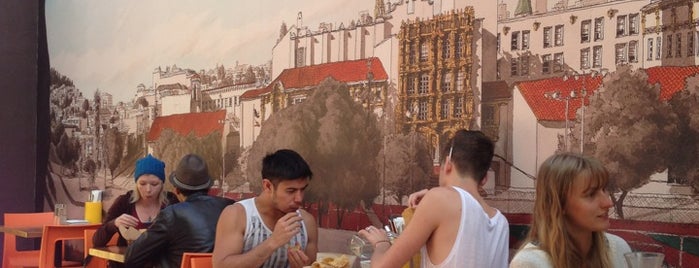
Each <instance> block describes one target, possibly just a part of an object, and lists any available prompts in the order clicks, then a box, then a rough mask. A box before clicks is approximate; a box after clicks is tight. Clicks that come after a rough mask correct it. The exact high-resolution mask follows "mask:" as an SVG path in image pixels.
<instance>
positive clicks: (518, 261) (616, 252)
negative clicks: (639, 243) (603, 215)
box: [510, 233, 631, 268]
mask: <svg viewBox="0 0 699 268" xmlns="http://www.w3.org/2000/svg"><path fill="white" fill-rule="evenodd" d="M604 235H605V236H606V237H607V241H608V242H609V251H610V252H609V254H610V255H609V256H610V257H611V261H612V267H615V268H626V267H627V266H626V259H624V253H628V252H631V247H629V244H628V243H626V241H624V239H622V238H621V237H618V236H616V235H613V234H609V233H605V234H604ZM530 267H531V268H553V265H551V259H550V258H549V254H548V253H546V252H544V251H543V250H541V249H539V247H538V246H535V245H534V244H532V243H528V244H527V245H526V246H524V248H522V249H521V250H520V251H519V252H517V254H515V256H514V258H512V262H511V263H510V268H530Z"/></svg>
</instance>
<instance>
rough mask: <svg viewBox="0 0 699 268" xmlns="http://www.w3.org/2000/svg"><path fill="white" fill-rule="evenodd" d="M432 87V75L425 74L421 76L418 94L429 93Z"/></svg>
mask: <svg viewBox="0 0 699 268" xmlns="http://www.w3.org/2000/svg"><path fill="white" fill-rule="evenodd" d="M429 89H430V76H429V75H427V74H423V75H422V76H420V89H419V91H418V94H427V91H428V90H429Z"/></svg>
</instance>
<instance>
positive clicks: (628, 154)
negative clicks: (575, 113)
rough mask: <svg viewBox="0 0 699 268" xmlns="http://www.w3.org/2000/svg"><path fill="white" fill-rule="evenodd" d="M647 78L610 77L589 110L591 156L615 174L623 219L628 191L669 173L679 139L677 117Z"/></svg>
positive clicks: (624, 70)
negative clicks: (654, 176)
mask: <svg viewBox="0 0 699 268" xmlns="http://www.w3.org/2000/svg"><path fill="white" fill-rule="evenodd" d="M647 78H648V77H647V75H646V74H645V72H644V71H642V70H637V71H632V70H631V69H630V68H628V67H620V68H619V69H618V70H617V71H616V72H614V73H611V74H609V75H608V77H607V78H605V81H604V83H603V86H602V87H601V88H600V89H599V90H598V91H597V92H596V93H595V94H594V95H593V96H591V97H590V105H589V109H587V110H586V111H585V141H586V145H585V154H591V155H593V156H594V157H596V158H597V159H599V160H600V161H601V162H602V163H604V164H605V166H606V167H607V169H608V170H609V173H610V178H611V179H610V182H609V190H610V191H611V193H612V200H613V201H614V206H615V211H616V213H617V215H618V216H619V217H620V218H624V212H623V209H622V207H623V203H624V199H625V198H626V195H627V194H628V192H629V191H631V190H633V189H636V188H639V187H641V186H643V185H645V184H646V183H648V182H649V180H650V176H651V175H652V174H654V173H657V172H662V171H664V170H665V169H667V168H668V166H669V163H668V159H670V156H671V155H672V154H673V153H674V152H673V150H672V149H671V148H673V147H672V141H674V140H676V139H677V136H678V129H677V117H676V116H675V115H674V113H673V112H672V110H671V108H670V106H669V105H668V104H667V103H666V102H662V101H659V89H658V87H657V86H654V85H649V84H648V83H647V80H648V79H647ZM573 133H574V134H575V133H579V130H578V131H573Z"/></svg>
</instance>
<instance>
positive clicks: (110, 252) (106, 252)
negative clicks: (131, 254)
mask: <svg viewBox="0 0 699 268" xmlns="http://www.w3.org/2000/svg"><path fill="white" fill-rule="evenodd" d="M126 248H127V247H120V246H106V247H94V248H90V250H89V252H88V254H90V255H91V256H94V257H98V258H102V259H106V260H110V261H115V262H121V263H123V262H124V257H125V255H126Z"/></svg>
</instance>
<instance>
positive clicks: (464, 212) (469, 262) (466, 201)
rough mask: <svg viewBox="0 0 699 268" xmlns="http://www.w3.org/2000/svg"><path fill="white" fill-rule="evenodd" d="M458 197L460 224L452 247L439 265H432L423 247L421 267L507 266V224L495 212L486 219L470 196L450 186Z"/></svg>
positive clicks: (484, 213)
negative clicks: (459, 201)
mask: <svg viewBox="0 0 699 268" xmlns="http://www.w3.org/2000/svg"><path fill="white" fill-rule="evenodd" d="M453 188H454V189H456V191H457V192H458V193H459V196H460V197H461V224H459V231H458V233H457V235H456V240H455V241H454V245H453V246H452V248H451V251H450V252H449V255H447V258H446V259H444V261H443V262H442V263H439V264H436V265H435V264H433V263H432V261H430V258H429V254H428V253H427V249H426V248H425V247H424V246H423V247H422V249H421V250H420V251H421V254H422V267H425V268H431V267H444V268H447V267H454V268H456V267H458V268H463V267H488V268H504V267H507V260H508V257H509V244H510V229H509V228H510V225H509V224H508V223H507V219H506V218H505V216H503V215H502V213H500V211H497V212H496V213H495V216H493V217H492V218H490V217H489V216H488V214H487V213H486V212H485V211H484V210H483V207H482V206H481V205H480V204H479V203H478V201H477V200H476V199H475V198H473V196H471V194H470V193H468V192H466V191H464V190H463V189H461V188H458V187H453Z"/></svg>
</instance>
